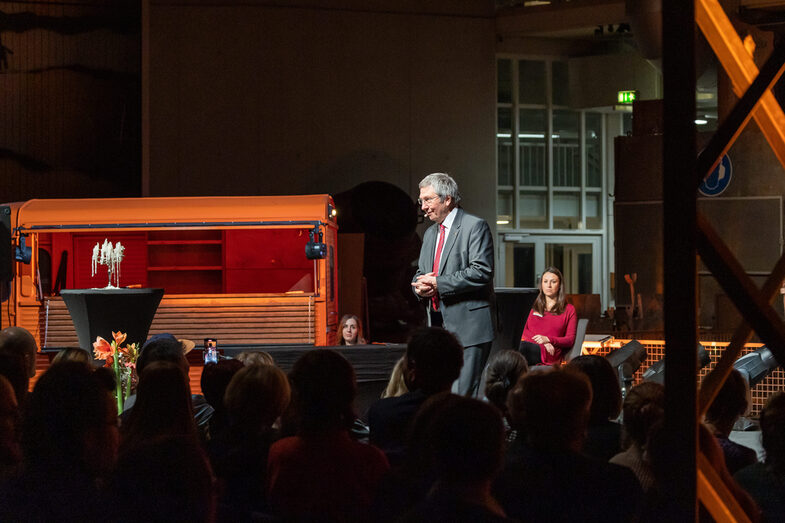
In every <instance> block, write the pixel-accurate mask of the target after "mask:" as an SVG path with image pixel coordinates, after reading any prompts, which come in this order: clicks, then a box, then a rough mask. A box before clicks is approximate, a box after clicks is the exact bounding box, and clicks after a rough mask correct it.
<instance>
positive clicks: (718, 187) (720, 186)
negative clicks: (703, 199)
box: [698, 154, 733, 196]
mask: <svg viewBox="0 0 785 523" xmlns="http://www.w3.org/2000/svg"><path fill="white" fill-rule="evenodd" d="M732 174H733V165H732V164H731V163H730V157H729V156H728V155H727V154H724V155H722V160H720V163H718V164H717V167H715V168H714V170H713V171H712V172H711V174H710V175H709V176H708V177H707V178H706V179H705V180H703V181H702V182H701V184H700V187H698V191H700V193H701V194H702V195H703V196H719V195H720V194H722V192H723V191H724V190H725V189H727V188H728V185H730V179H731V175H732Z"/></svg>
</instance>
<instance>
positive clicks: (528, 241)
mask: <svg viewBox="0 0 785 523" xmlns="http://www.w3.org/2000/svg"><path fill="white" fill-rule="evenodd" d="M500 243H501V246H502V252H501V256H500V262H501V263H500V265H501V266H500V267H499V274H500V276H501V277H500V278H499V280H500V281H499V283H500V284H501V285H502V286H505V287H536V286H537V285H538V283H539V281H540V276H541V275H542V271H543V270H544V269H545V268H546V267H550V266H553V267H557V268H558V269H559V270H561V272H562V274H563V275H564V291H565V292H566V293H567V294H601V291H602V280H601V274H600V268H601V259H600V255H601V252H602V251H601V238H600V236H591V235H576V236H544V235H543V236H530V235H515V234H506V235H503V236H502V242H500Z"/></svg>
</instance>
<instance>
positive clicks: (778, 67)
mask: <svg viewBox="0 0 785 523" xmlns="http://www.w3.org/2000/svg"><path fill="white" fill-rule="evenodd" d="M783 71H785V44H780V45H777V46H775V48H774V51H773V52H772V53H771V56H769V59H768V60H766V63H765V64H764V65H763V68H762V69H761V70H760V73H758V76H756V77H755V81H754V82H752V85H750V87H749V89H747V90H746V91H745V92H744V96H742V97H741V100H739V101H738V102H737V103H736V105H735V106H734V107H733V110H732V111H731V113H730V114H729V115H728V116H727V117H726V118H725V120H724V121H723V122H722V124H720V127H719V129H717V132H716V133H714V136H712V137H711V140H710V141H709V143H708V145H707V146H706V147H705V148H704V149H703V151H701V153H700V154H699V155H698V166H697V168H696V173H697V183H696V186H695V188H696V189H697V187H698V185H700V183H701V181H702V180H703V179H704V178H706V177H707V176H708V175H709V174H711V171H712V170H713V169H714V168H715V167H716V166H717V164H718V163H719V161H720V158H722V155H723V154H725V153H727V152H728V150H729V149H730V148H731V146H732V145H733V143H734V142H735V141H736V138H738V137H739V135H740V134H741V131H743V130H744V127H746V125H747V123H748V122H749V121H750V118H752V114H753V110H754V109H755V108H756V107H757V105H758V103H759V102H760V98H761V96H763V94H764V93H765V92H767V91H769V90H770V89H771V88H772V87H773V86H774V84H776V83H777V80H779V79H780V77H781V76H782V73H783Z"/></svg>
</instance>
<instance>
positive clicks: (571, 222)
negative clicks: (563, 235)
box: [553, 193, 581, 229]
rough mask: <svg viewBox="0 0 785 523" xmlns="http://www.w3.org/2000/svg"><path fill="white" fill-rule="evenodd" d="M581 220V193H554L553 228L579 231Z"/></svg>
mask: <svg viewBox="0 0 785 523" xmlns="http://www.w3.org/2000/svg"><path fill="white" fill-rule="evenodd" d="M580 220H581V195H580V193H554V195H553V228H554V229H578V228H579V227H578V222H580Z"/></svg>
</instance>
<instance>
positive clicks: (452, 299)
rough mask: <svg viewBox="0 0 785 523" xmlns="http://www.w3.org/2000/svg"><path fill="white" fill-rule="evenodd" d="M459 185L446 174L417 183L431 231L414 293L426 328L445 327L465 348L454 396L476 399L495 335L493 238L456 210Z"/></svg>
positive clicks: (482, 224)
mask: <svg viewBox="0 0 785 523" xmlns="http://www.w3.org/2000/svg"><path fill="white" fill-rule="evenodd" d="M460 201H461V196H460V194H459V193H458V184H457V183H455V180H453V179H452V177H450V176H449V175H447V174H443V173H434V174H429V175H428V176H426V177H425V178H423V180H422V181H421V182H420V198H419V200H418V203H419V204H420V206H421V207H422V210H423V212H424V213H425V215H426V216H427V217H428V218H429V219H430V220H431V221H432V222H434V225H432V226H431V227H429V228H428V230H426V231H425V235H424V236H423V242H422V249H421V250H420V261H419V264H418V268H417V274H415V276H414V280H413V281H412V288H413V289H414V292H415V294H417V296H419V298H420V299H421V301H423V302H424V303H425V305H426V307H427V311H428V312H427V314H428V325H430V326H443V327H444V328H445V329H447V330H448V331H450V332H452V333H453V334H455V336H456V337H457V338H458V340H459V341H460V342H461V344H462V345H463V347H464V350H463V369H462V370H461V375H460V377H459V378H458V380H457V381H456V382H455V383H454V384H453V392H456V393H458V394H461V395H466V396H479V393H480V391H479V387H480V378H481V375H482V370H483V367H484V366H485V362H486V360H487V359H488V353H489V352H490V350H491V342H492V341H493V338H494V335H495V332H494V331H495V329H494V327H495V314H496V311H495V303H494V302H495V296H494V293H493V237H492V235H491V229H490V227H488V223H487V222H486V221H485V220H482V219H480V218H478V217H476V216H472V215H471V214H467V213H466V212H464V210H463V209H461V208H459V207H458V204H459V203H460Z"/></svg>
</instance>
